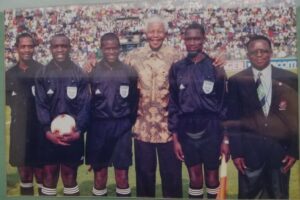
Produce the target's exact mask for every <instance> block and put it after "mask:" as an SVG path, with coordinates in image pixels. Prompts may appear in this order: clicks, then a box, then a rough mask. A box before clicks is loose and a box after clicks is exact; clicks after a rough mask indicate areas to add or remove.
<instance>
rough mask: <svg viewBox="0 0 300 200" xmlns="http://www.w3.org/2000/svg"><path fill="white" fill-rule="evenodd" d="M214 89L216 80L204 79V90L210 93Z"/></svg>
mask: <svg viewBox="0 0 300 200" xmlns="http://www.w3.org/2000/svg"><path fill="white" fill-rule="evenodd" d="M213 89H214V82H212V81H208V80H204V81H203V85H202V90H203V92H204V93H205V94H210V93H211V92H212V91H213Z"/></svg>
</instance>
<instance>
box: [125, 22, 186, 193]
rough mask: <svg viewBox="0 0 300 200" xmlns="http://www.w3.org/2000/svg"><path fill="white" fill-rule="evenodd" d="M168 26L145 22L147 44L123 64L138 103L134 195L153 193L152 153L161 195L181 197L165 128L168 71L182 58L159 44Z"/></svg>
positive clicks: (178, 170) (177, 169)
mask: <svg viewBox="0 0 300 200" xmlns="http://www.w3.org/2000/svg"><path fill="white" fill-rule="evenodd" d="M167 28H168V25H167V24H166V22H165V21H163V20H162V19H161V18H159V17H157V16H154V17H152V18H149V19H148V20H147V21H146V26H145V33H146V36H147V41H148V43H147V44H146V45H145V46H144V47H142V48H138V49H135V50H133V51H131V52H129V53H128V55H127V56H126V58H125V63H126V64H129V65H130V66H132V67H134V68H135V70H136V71H137V73H138V77H139V79H138V88H139V90H140V102H139V108H138V116H137V121H136V124H135V126H134V148H135V151H134V153H135V169H136V187H137V196H139V197H154V196H155V174H156V173H155V172H156V159H157V158H156V157H157V156H156V152H157V154H158V161H159V169H160V176H161V181H162V195H163V197H165V198H167V197H182V182H181V162H180V161H179V160H177V159H176V156H175V154H174V152H173V142H172V136H171V135H170V133H169V131H168V123H167V122H168V120H167V117H168V113H167V104H168V87H169V84H168V73H169V69H170V66H171V65H172V63H174V62H175V61H177V60H178V59H180V58H182V56H183V55H182V54H181V53H179V52H178V51H177V50H176V49H174V48H173V47H169V46H166V45H165V44H163V42H164V40H165V38H166V36H167Z"/></svg>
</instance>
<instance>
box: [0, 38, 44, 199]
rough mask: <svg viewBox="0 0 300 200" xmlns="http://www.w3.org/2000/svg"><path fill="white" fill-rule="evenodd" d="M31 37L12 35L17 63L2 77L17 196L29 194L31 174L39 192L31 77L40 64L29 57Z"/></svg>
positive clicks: (38, 131) (10, 159) (36, 126)
mask: <svg viewBox="0 0 300 200" xmlns="http://www.w3.org/2000/svg"><path fill="white" fill-rule="evenodd" d="M35 45H36V44H35V40H34V38H33V36H32V35H31V34H29V33H21V34H20V35H18V36H17V38H16V50H17V53H18V56H19V61H18V63H17V64H16V65H15V66H13V67H12V68H10V69H9V70H8V71H7V72H6V74H5V76H6V79H5V80H6V105H8V106H9V107H10V109H11V124H10V145H9V163H10V164H11V165H12V166H16V167H18V173H19V176H20V193H21V195H33V194H34V190H33V177H34V176H35V178H36V182H37V184H38V188H39V192H40V189H41V186H42V178H43V177H42V171H43V170H42V169H43V168H42V165H41V162H40V159H39V154H38V153H39V145H38V140H39V135H40V131H41V127H40V126H39V123H38V122H37V116H36V109H35V100H34V96H35V86H34V77H35V74H36V72H37V71H38V70H39V69H40V68H41V67H42V64H40V63H38V62H37V61H35V60H33V58H32V57H33V54H34V47H35Z"/></svg>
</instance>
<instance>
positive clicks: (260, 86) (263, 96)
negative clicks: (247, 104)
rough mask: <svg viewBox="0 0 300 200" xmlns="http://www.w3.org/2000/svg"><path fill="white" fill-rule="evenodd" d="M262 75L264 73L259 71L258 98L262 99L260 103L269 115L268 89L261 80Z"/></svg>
mask: <svg viewBox="0 0 300 200" xmlns="http://www.w3.org/2000/svg"><path fill="white" fill-rule="evenodd" d="M261 76H262V73H261V72H259V73H258V75H257V80H256V91H257V95H258V99H259V101H260V105H261V107H262V110H263V112H264V115H265V116H267V115H268V108H267V96H266V91H265V89H264V87H263V84H262V82H261Z"/></svg>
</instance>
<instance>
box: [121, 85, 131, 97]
mask: <svg viewBox="0 0 300 200" xmlns="http://www.w3.org/2000/svg"><path fill="white" fill-rule="evenodd" d="M128 94H129V86H128V85H121V86H120V95H121V97H122V98H126V97H128Z"/></svg>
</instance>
